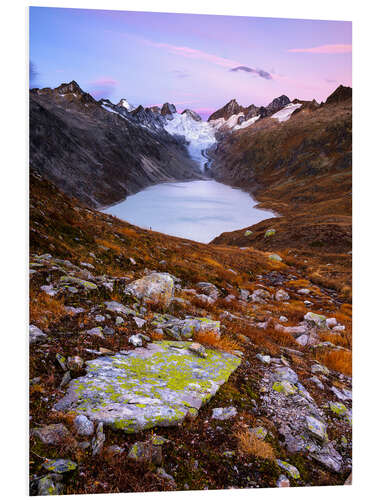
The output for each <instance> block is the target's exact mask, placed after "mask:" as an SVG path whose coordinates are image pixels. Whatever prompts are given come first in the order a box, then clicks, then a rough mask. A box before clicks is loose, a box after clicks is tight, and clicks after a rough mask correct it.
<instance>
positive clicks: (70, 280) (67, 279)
mask: <svg viewBox="0 0 375 500" xmlns="http://www.w3.org/2000/svg"><path fill="white" fill-rule="evenodd" d="M60 282H61V283H63V284H72V285H76V286H80V287H82V288H83V289H84V290H96V289H97V288H98V286H97V285H96V284H95V283H92V282H91V281H86V280H83V279H81V278H76V277H75V276H62V277H61V278H60Z"/></svg>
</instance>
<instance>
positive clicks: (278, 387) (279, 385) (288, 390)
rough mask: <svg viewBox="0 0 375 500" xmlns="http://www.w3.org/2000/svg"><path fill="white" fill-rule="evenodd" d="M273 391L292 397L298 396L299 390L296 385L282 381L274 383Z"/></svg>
mask: <svg viewBox="0 0 375 500" xmlns="http://www.w3.org/2000/svg"><path fill="white" fill-rule="evenodd" d="M272 389H273V390H274V391H277V392H281V393H283V394H285V395H286V396H291V395H292V394H296V392H297V388H296V386H295V385H294V384H292V383H290V382H288V381H287V380H281V381H280V382H274V384H273V385H272Z"/></svg>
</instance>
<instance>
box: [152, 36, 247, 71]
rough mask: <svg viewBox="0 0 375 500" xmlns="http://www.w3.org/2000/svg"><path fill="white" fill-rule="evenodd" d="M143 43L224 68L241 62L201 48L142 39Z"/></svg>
mask: <svg viewBox="0 0 375 500" xmlns="http://www.w3.org/2000/svg"><path fill="white" fill-rule="evenodd" d="M144 43H145V44H146V45H150V46H152V47H156V48H160V49H166V50H168V52H169V53H170V54H174V55H177V56H181V57H186V58H187V59H200V60H202V61H207V62H211V63H213V64H216V65H217V66H222V67H224V68H232V67H233V66H238V65H240V64H241V63H240V62H238V61H234V60H232V59H227V58H226V57H221V56H217V55H215V54H210V53H209V52H204V51H203V50H199V49H192V48H190V47H183V46H179V45H171V44H169V43H159V42H152V41H151V40H144Z"/></svg>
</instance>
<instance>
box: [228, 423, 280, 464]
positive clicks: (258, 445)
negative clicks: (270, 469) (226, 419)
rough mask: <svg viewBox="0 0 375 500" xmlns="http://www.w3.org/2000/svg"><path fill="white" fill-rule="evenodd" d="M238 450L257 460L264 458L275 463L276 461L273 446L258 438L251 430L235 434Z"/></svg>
mask: <svg viewBox="0 0 375 500" xmlns="http://www.w3.org/2000/svg"><path fill="white" fill-rule="evenodd" d="M235 437H236V438H237V443H238V449H239V451H240V452H241V453H242V454H243V455H245V456H250V457H255V458H262V459H265V460H270V461H272V462H274V461H275V460H276V457H275V452H274V450H273V448H272V446H271V445H270V444H269V443H267V442H266V441H263V439H260V438H258V437H257V436H256V435H255V433H254V432H250V431H249V430H247V429H246V430H239V431H237V432H236V433H235Z"/></svg>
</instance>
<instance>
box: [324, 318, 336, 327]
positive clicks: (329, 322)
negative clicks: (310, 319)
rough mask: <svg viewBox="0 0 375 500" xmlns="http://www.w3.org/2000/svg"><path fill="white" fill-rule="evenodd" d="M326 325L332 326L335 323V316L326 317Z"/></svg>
mask: <svg viewBox="0 0 375 500" xmlns="http://www.w3.org/2000/svg"><path fill="white" fill-rule="evenodd" d="M326 325H327V326H328V328H333V327H334V326H336V325H337V319H336V318H327V321H326Z"/></svg>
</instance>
